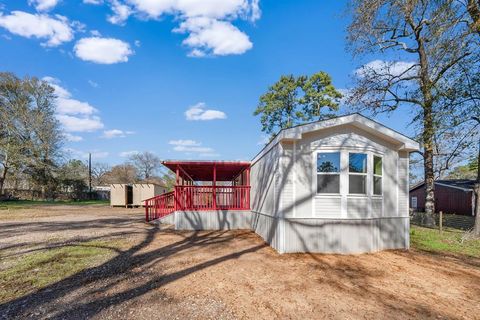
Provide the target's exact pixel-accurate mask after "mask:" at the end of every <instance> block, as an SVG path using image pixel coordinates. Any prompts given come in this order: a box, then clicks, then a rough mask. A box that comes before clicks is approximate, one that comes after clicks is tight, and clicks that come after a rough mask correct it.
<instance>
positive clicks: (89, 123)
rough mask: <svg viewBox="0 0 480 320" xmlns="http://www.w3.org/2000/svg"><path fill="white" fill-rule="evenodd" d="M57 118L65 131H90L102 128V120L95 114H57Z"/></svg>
mask: <svg viewBox="0 0 480 320" xmlns="http://www.w3.org/2000/svg"><path fill="white" fill-rule="evenodd" d="M57 119H58V121H60V123H61V124H62V125H63V127H64V128H65V131H67V132H92V131H97V130H100V129H103V123H102V120H101V119H100V118H99V117H97V116H70V115H66V114H57Z"/></svg>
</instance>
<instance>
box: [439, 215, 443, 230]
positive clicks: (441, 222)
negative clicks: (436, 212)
mask: <svg viewBox="0 0 480 320" xmlns="http://www.w3.org/2000/svg"><path fill="white" fill-rule="evenodd" d="M438 227H439V229H440V233H442V231H443V211H440V219H439V221H438Z"/></svg>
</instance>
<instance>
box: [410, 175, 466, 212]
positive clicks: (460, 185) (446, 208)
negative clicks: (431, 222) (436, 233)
mask: <svg viewBox="0 0 480 320" xmlns="http://www.w3.org/2000/svg"><path fill="white" fill-rule="evenodd" d="M474 184H475V180H437V181H435V211H436V212H439V211H443V212H444V213H453V214H461V215H469V216H473V215H475V210H474V209H475V194H474V192H473V186H474ZM410 208H412V209H414V210H416V211H424V210H425V183H420V184H417V185H415V186H413V187H412V188H411V189H410Z"/></svg>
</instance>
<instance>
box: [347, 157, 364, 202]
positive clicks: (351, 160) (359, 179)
mask: <svg viewBox="0 0 480 320" xmlns="http://www.w3.org/2000/svg"><path fill="white" fill-rule="evenodd" d="M348 171H349V175H348V186H349V187H348V189H349V190H348V192H349V193H350V194H367V155H366V154H365V153H349V157H348Z"/></svg>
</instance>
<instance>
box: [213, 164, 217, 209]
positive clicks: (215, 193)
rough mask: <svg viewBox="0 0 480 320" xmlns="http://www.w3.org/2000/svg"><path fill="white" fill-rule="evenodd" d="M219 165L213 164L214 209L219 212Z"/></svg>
mask: <svg viewBox="0 0 480 320" xmlns="http://www.w3.org/2000/svg"><path fill="white" fill-rule="evenodd" d="M216 186H217V164H216V163H214V164H213V185H212V188H213V209H214V210H217V187H216Z"/></svg>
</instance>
